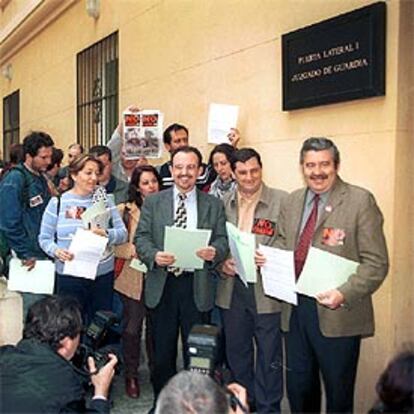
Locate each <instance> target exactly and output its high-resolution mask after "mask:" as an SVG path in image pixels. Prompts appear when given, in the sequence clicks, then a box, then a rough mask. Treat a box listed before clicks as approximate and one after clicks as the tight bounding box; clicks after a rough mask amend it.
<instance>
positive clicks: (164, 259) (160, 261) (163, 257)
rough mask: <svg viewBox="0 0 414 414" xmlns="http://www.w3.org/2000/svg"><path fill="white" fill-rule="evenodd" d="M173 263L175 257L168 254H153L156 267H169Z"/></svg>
mask: <svg viewBox="0 0 414 414" xmlns="http://www.w3.org/2000/svg"><path fill="white" fill-rule="evenodd" d="M174 262H175V256H174V255H173V254H172V253H169V252H161V251H159V252H157V253H156V254H155V263H156V264H157V266H160V267H165V266H171V265H172V264H173V263H174Z"/></svg>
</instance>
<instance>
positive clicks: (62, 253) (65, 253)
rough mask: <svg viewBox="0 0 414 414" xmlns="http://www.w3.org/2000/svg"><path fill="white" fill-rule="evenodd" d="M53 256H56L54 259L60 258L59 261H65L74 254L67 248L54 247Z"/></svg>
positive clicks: (70, 258)
mask: <svg viewBox="0 0 414 414" xmlns="http://www.w3.org/2000/svg"><path fill="white" fill-rule="evenodd" d="M55 257H56V259H58V260H60V261H61V262H66V261H69V260H72V259H73V257H74V255H73V253H71V252H70V251H69V250H66V249H56V250H55Z"/></svg>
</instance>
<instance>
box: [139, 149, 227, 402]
mask: <svg viewBox="0 0 414 414" xmlns="http://www.w3.org/2000/svg"><path fill="white" fill-rule="evenodd" d="M200 173H201V154H200V151H198V149H196V148H194V147H183V148H179V149H177V150H176V151H175V152H173V154H172V156H171V174H172V177H173V180H174V186H173V187H172V188H170V189H168V190H165V191H161V192H159V193H157V194H154V195H151V196H148V197H147V198H146V199H145V201H144V204H143V206H142V211H141V217H140V222H139V225H138V231H137V235H136V239H135V244H136V246H137V251H138V254H139V257H140V258H141V260H142V261H143V262H144V263H145V264H146V265H147V267H148V272H147V277H146V281H145V302H146V305H147V306H148V307H149V308H151V309H152V310H151V320H152V328H153V338H154V360H155V361H154V365H155V367H154V373H153V387H154V394H155V398H157V396H158V394H159V392H160V391H161V389H162V387H163V386H164V385H165V383H166V382H167V381H168V380H169V379H170V378H171V377H172V376H174V375H175V373H176V358H177V339H178V333H179V331H181V336H182V340H183V351H184V363H185V365H187V364H188V356H187V349H186V348H187V337H188V334H189V332H190V329H191V328H192V326H193V325H194V324H197V323H204V322H207V312H208V311H210V310H211V309H212V307H213V303H214V286H213V278H212V277H211V276H210V275H209V273H210V271H211V269H212V268H214V267H215V266H216V264H217V263H219V262H221V261H222V260H223V259H224V258H225V257H226V254H227V249H228V246H227V236H226V229H225V221H226V217H225V214H224V207H223V204H222V202H221V201H220V200H218V199H216V198H215V197H213V196H210V195H207V194H205V193H202V192H201V191H199V190H198V189H197V188H196V180H197V177H198V176H199V174H200ZM183 209H184V210H185V224H186V228H187V229H196V228H198V229H211V231H212V233H211V239H210V242H209V246H208V247H206V248H203V249H200V250H198V251H197V255H198V256H199V257H200V258H201V259H203V260H204V261H205V262H204V267H203V269H199V270H194V269H176V268H173V267H172V266H173V265H174V261H175V257H174V255H172V254H171V253H169V252H166V251H164V233H165V227H166V226H173V225H174V224H176V225H178V223H177V219H178V218H179V217H181V213H182V210H183ZM182 242H183V246H182V247H183V249H191V246H188V245H186V244H185V240H183V241H182Z"/></svg>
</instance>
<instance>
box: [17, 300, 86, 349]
mask: <svg viewBox="0 0 414 414" xmlns="http://www.w3.org/2000/svg"><path fill="white" fill-rule="evenodd" d="M81 331H82V314H81V310H80V305H79V302H78V301H77V300H76V299H74V298H72V297H62V296H49V297H47V298H44V299H41V300H39V301H38V302H36V303H34V304H33V305H32V306H31V307H30V308H29V312H28V314H27V317H26V322H25V327H24V330H23V338H25V339H34V340H36V341H38V342H42V343H45V344H47V345H49V346H50V347H51V348H52V349H53V350H54V351H57V350H58V349H59V348H60V341H61V340H62V339H64V338H66V337H69V338H71V339H73V338H75V337H76V335H78V334H80V332H81Z"/></svg>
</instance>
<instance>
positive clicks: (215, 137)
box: [207, 103, 239, 144]
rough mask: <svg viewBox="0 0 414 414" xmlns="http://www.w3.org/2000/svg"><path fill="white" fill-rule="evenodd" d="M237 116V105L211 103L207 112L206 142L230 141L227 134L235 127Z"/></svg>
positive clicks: (219, 142) (220, 142)
mask: <svg viewBox="0 0 414 414" xmlns="http://www.w3.org/2000/svg"><path fill="white" fill-rule="evenodd" d="M238 117H239V107H238V106H237V105H226V104H217V103H211V104H210V108H209V112H208V130H207V136H208V142H209V143H210V144H222V143H224V142H226V143H228V144H229V143H230V141H229V139H228V138H227V134H228V133H229V132H230V128H236V126H237V118H238Z"/></svg>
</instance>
